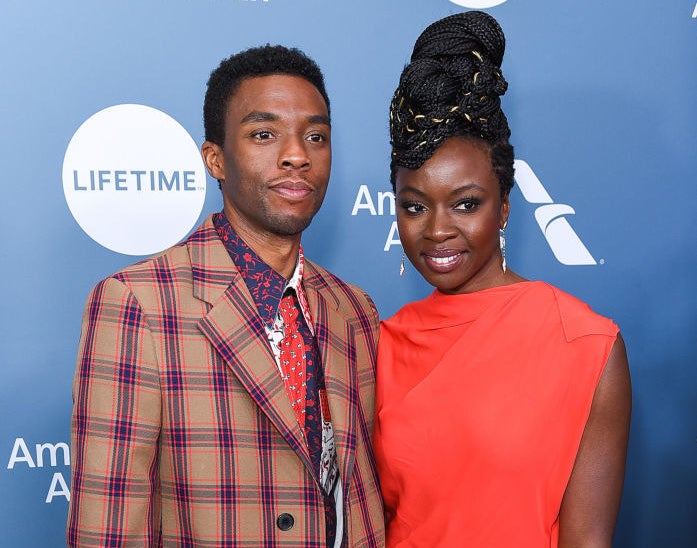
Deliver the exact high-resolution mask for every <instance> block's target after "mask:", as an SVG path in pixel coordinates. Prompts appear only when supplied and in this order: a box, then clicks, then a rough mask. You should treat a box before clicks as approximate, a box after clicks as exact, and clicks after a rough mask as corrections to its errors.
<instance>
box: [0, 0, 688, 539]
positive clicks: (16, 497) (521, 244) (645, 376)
mask: <svg viewBox="0 0 697 548" xmlns="http://www.w3.org/2000/svg"><path fill="white" fill-rule="evenodd" d="M470 8H477V9H485V10H487V11H488V12H489V13H491V14H492V15H494V16H495V17H496V18H497V19H498V20H499V21H500V23H501V25H502V27H503V28H504V30H505V32H506V35H507V39H508V46H507V52H506V58H505V61H504V65H503V69H504V74H505V76H506V78H507V79H508V81H509V84H510V86H509V91H508V93H507V94H506V96H505V98H504V107H505V109H506V112H507V114H508V117H509V121H510V125H511V128H512V132H513V135H512V142H513V144H514V145H515V148H516V158H517V161H516V186H515V187H514V189H513V191H512V194H511V196H512V198H511V202H512V214H511V219H510V223H509V228H508V230H507V236H508V238H507V257H508V263H509V265H510V266H511V268H513V269H514V270H515V271H517V272H519V273H520V274H522V275H523V276H525V277H528V278H531V279H544V280H547V281H549V282H551V283H553V284H555V285H557V286H559V287H561V288H562V289H564V290H566V291H569V292H571V293H573V294H575V295H576V296H578V297H580V298H582V299H584V300H585V301H587V302H589V303H590V304H591V306H592V307H593V308H594V309H595V310H596V311H598V312H600V313H602V314H604V315H607V316H609V317H611V318H613V319H614V320H615V321H616V322H617V323H618V324H619V325H620V326H621V329H622V332H623V335H624V338H625V340H626V343H627V348H628V354H629V359H630V366H631V371H632V379H633V388H634V413H633V423H632V431H631V439H630V449H629V458H628V466H627V477H626V483H625V490H624V498H623V502H622V508H621V512H620V519H619V523H618V528H617V534H616V539H615V540H616V542H615V545H616V546H619V547H627V548H629V547H631V548H636V547H659V546H660V547H664V546H670V547H682V546H685V547H688V546H697V365H696V364H697V283H696V282H695V280H696V277H695V272H696V271H697V258H696V254H695V251H696V245H695V242H696V238H695V234H697V221H696V219H697V190H696V189H695V187H696V186H697V185H696V183H697V68H696V67H697V64H696V62H695V59H696V58H697V57H696V55H697V5H695V0H671V1H670V2H666V1H660V2H659V1H653V0H623V1H619V2H604V1H600V0H586V1H585V2H560V1H558V0H488V1H487V0H428V1H424V0H383V1H379V2H376V1H370V0H351V1H342V0H333V1H326V0H197V1H192V0H169V1H167V2H165V1H146V2H143V1H135V0H124V1H119V2H94V1H85V0H70V1H48V0H45V1H44V0H34V1H31V0H30V1H14V0H5V1H4V2H3V3H2V9H1V10H0V12H1V15H0V78H2V80H1V82H2V85H0V119H1V120H2V125H1V126H0V127H1V131H0V159H1V161H0V166H1V167H2V170H3V191H2V199H0V210H1V211H2V214H1V215H0V227H1V229H2V237H1V240H0V241H1V243H0V257H1V258H2V268H0V280H1V283H0V287H2V310H1V312H0V364H1V369H0V411H1V412H2V420H1V421H0V462H1V463H2V466H1V467H0V531H2V534H0V546H8V547H13V548H14V547H32V548H33V547H39V546H40V547H59V546H64V544H65V540H64V527H65V519H66V513H67V506H68V501H69V499H70V492H69V485H70V447H69V440H70V431H69V430H70V412H71V405H72V402H71V382H72V377H73V372H74V367H75V355H76V349H77V342H78V337H79V330H80V318H81V314H82V308H83V306H84V303H85V299H86V297H87V293H88V291H89V290H90V289H91V287H92V286H93V285H94V284H95V283H96V282H97V281H98V280H100V279H101V278H103V277H105V276H107V275H109V274H110V273H112V272H114V271H116V270H117V269H119V268H121V267H123V266H125V265H127V264H130V263H132V262H135V261H136V260H139V259H141V258H143V257H144V256H147V255H149V254H152V253H156V252H158V251H160V250H162V249H164V248H166V247H168V246H170V245H172V244H174V243H176V242H178V241H179V240H181V239H182V238H184V237H185V236H186V235H187V234H188V233H189V232H190V231H191V230H192V229H193V228H194V227H195V226H197V225H198V223H199V222H200V221H201V220H202V219H203V218H204V217H205V216H206V215H208V214H210V213H211V212H214V211H218V210H220V208H221V203H222V201H221V196H220V191H219V189H218V186H217V183H216V182H215V181H213V180H211V179H210V177H209V176H207V174H206V172H205V170H204V166H203V163H202V161H201V157H200V153H199V147H200V145H201V143H202V141H203V124H202V105H203V96H204V92H205V84H206V81H207V78H208V75H209V74H210V72H211V70H213V68H215V67H216V66H217V65H218V63H219V62H220V60H221V59H223V58H225V57H228V56H229V55H230V54H232V53H234V52H237V51H239V50H241V49H245V48H247V47H250V46H255V45H260V44H265V43H280V44H284V45H288V46H295V47H299V48H300V49H302V50H304V51H305V52H306V53H308V54H309V55H310V56H311V57H313V58H314V59H315V60H316V61H317V62H318V63H319V65H320V66H321V67H322V69H323V70H324V73H325V77H326V82H327V88H328V92H329V94H330V98H331V101H332V118H333V143H334V148H333V150H334V153H333V154H334V156H333V158H334V160H333V168H332V177H331V182H330V187H329V191H328V195H327V198H326V201H325V204H324V206H323V209H322V210H321V212H320V214H319V215H318V216H317V217H316V218H315V220H314V222H313V224H312V226H311V227H310V228H309V229H308V231H307V232H306V234H305V235H304V239H303V242H304V246H305V250H306V254H307V255H308V256H309V257H311V258H312V259H314V260H316V261H317V262H319V263H320V264H322V265H324V266H326V267H328V268H329V269H331V270H333V271H334V272H335V273H337V274H339V275H340V276H341V277H343V278H344V279H346V280H348V281H350V282H353V283H356V284H358V285H360V286H362V287H363V288H364V289H366V290H367V291H368V292H369V293H370V294H371V295H372V297H373V298H374V300H375V302H376V303H377V305H378V307H379V310H380V313H381V315H382V316H384V317H388V316H389V315H391V314H392V313H394V312H395V311H396V310H397V309H398V308H399V307H400V306H401V305H402V304H404V303H406V302H408V301H410V300H414V299H417V298H421V297H423V296H425V295H426V294H427V293H428V292H430V288H429V287H428V286H426V285H425V283H424V282H423V281H421V280H420V278H419V276H418V274H417V273H416V272H415V271H414V270H413V269H411V268H409V266H407V271H406V273H405V275H404V276H403V277H401V278H400V276H399V263H400V255H401V246H400V243H399V236H398V234H397V230H396V223H395V203H394V196H393V194H392V193H391V191H390V184H389V144H388V132H387V127H388V123H387V107H388V104H389V100H390V98H391V95H392V92H393V91H394V88H395V86H396V84H397V81H398V77H399V74H400V72H401V70H402V68H403V66H404V64H405V63H406V62H407V60H408V57H409V55H410V53H411V47H412V45H413V43H414V40H415V39H416V37H417V36H418V34H419V33H420V32H421V30H422V29H423V28H424V27H425V26H426V25H427V24H429V23H430V22H432V21H435V20H436V19H439V18H441V17H443V16H445V15H448V14H450V13H455V12H457V11H462V10H465V9H470Z"/></svg>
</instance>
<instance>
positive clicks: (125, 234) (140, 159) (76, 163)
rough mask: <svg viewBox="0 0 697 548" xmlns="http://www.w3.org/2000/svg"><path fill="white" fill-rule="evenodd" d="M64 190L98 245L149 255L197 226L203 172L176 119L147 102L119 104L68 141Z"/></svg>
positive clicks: (194, 148)
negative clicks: (147, 104)
mask: <svg viewBox="0 0 697 548" xmlns="http://www.w3.org/2000/svg"><path fill="white" fill-rule="evenodd" d="M63 192H64V193H65V199H66V201H67V202H68V207H69V208H70V212H71V213H72V214H73V217H75V220H76V221H77V223H78V224H79V225H80V227H81V228H82V230H84V231H85V232H86V233H87V235H88V236H89V237H90V238H92V239H93V240H94V241H96V242H97V243H98V244H100V245H103V246H104V247H106V248H108V249H111V250H112V251H116V252H118V253H123V254H125V255H150V254H152V253H157V252H158V251H162V250H163V249H166V248H167V247H170V246H171V245H174V244H176V243H177V242H178V241H179V240H181V239H182V238H183V237H184V236H186V234H187V233H188V232H189V230H191V228H193V226H194V224H195V223H196V221H197V220H198V218H199V215H200V214H201V210H202V209H203V202H204V199H205V197H206V172H205V170H204V167H203V160H202V159H201V154H200V153H199V150H198V147H197V146H196V143H195V142H194V140H193V139H192V138H191V136H190V135H189V134H188V133H187V131H186V130H185V129H184V128H183V127H182V126H181V125H180V124H179V122H177V121H176V120H175V119H174V118H172V117H170V116H168V115H167V114H165V113H164V112H161V111H159V110H157V109H154V108H151V107H147V106H144V105H115V106H113V107H109V108H105V109H104V110H100V111H99V112H97V113H96V114H94V115H92V116H90V117H89V118H88V119H87V120H86V121H85V122H84V123H83V124H82V125H81V126H80V127H79V128H78V130H77V131H76V132H75V135H73V138H72V139H71V140H70V143H69V144H68V149H67V150H66V151H65V158H64V159H63Z"/></svg>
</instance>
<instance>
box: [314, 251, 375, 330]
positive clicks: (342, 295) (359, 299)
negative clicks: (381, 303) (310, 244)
mask: <svg viewBox="0 0 697 548" xmlns="http://www.w3.org/2000/svg"><path fill="white" fill-rule="evenodd" d="M305 265H306V266H305V273H304V280H303V281H304V284H305V285H306V287H308V286H309V287H312V288H313V289H314V290H315V291H317V292H318V293H319V294H321V295H322V296H323V297H324V298H325V299H328V300H334V301H335V302H336V304H337V305H338V308H340V309H344V310H348V311H351V312H353V313H360V314H368V315H370V316H374V317H375V318H377V315H378V312H377V307H376V306H375V303H374V302H373V300H372V299H371V298H370V296H369V295H368V294H367V293H366V292H365V291H364V290H363V289H361V288H360V287H358V286H357V285H354V284H351V283H348V282H346V281H344V280H342V279H341V278H339V276H337V275H336V274H334V273H333V272H330V271H329V270H327V269H326V268H324V267H322V266H320V265H318V264H317V263H315V262H313V261H309V260H307V259H305Z"/></svg>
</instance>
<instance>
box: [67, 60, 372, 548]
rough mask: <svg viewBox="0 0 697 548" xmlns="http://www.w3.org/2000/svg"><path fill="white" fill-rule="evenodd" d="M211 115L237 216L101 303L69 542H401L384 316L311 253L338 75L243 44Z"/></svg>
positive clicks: (78, 397) (92, 339)
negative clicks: (390, 530) (391, 460)
mask: <svg viewBox="0 0 697 548" xmlns="http://www.w3.org/2000/svg"><path fill="white" fill-rule="evenodd" d="M204 124H205V131H206V142H205V143H204V144H203V146H202V154H203V158H204V161H205V163H206V166H207V169H208V171H209V173H210V174H211V176H213V177H214V178H216V179H218V181H219V182H220V187H221V189H222V193H223V206H224V207H223V212H221V213H219V214H215V215H212V216H211V217H209V218H208V219H207V220H206V221H205V222H204V223H203V225H201V226H200V227H199V228H198V229H197V230H196V231H195V232H194V233H193V234H192V235H191V236H190V237H189V238H188V239H187V240H186V241H185V242H184V243H182V244H179V245H177V246H174V247H173V248H171V249H169V250H167V251H165V252H164V253H162V254H160V255H158V256H155V257H153V258H151V259H148V260H146V261H144V262H141V263H139V264H136V265H133V266H131V267H128V268H126V269H124V270H123V271H121V272H118V273H116V274H114V275H113V276H111V277H109V278H107V279H106V280H104V281H102V282H100V283H99V284H98V285H97V286H96V287H95V289H94V290H93V291H92V293H91V294H90V297H89V299H88V302H87V306H86V310H85V315H84V319H83V328H82V337H81V341H80V347H79V356H78V364H77V371H76V376H75V382H74V390H73V397H74V412H73V422H72V444H73V477H72V498H71V503H70V511H69V516H68V530H67V538H68V544H69V545H70V546H126V545H128V546H159V545H163V546H255V547H258V546H289V547H290V546H293V547H303V546H304V547H310V546H312V547H318V546H328V547H339V546H351V547H357V546H365V547H374V546H382V544H383V542H384V540H383V537H384V533H383V517H382V503H381V500H380V494H379V489H378V482H377V476H376V472H375V467H374V463H373V457H372V451H371V448H370V441H371V436H372V430H373V418H372V415H373V405H374V394H373V388H374V387H373V385H374V374H375V373H374V360H375V344H376V342H377V333H378V331H377V329H378V325H377V322H378V318H377V312H376V310H375V307H374V305H373V303H372V301H370V299H369V298H368V297H367V296H366V295H365V294H364V293H363V292H362V291H360V290H359V289H357V288H355V287H351V286H349V285H347V284H345V283H344V282H342V281H341V280H339V279H338V278H336V277H335V276H333V275H332V274H330V273H329V272H327V271H326V270H324V269H322V268H320V267H319V266H317V265H315V264H313V263H311V262H309V261H307V260H305V259H304V257H303V254H302V248H301V246H300V238H301V234H302V231H303V230H304V229H305V228H306V227H307V226H308V225H309V224H310V221H311V220H312V218H313V216H314V215H315V213H317V211H318V209H319V207H320V205H321V204H322V200H323V198H324V194H325V191H326V188H327V183H328V180H329V171H330V164H331V126H330V118H329V100H328V97H327V94H326V91H325V88H324V82H323V78H322V74H321V72H320V71H319V68H318V67H317V66H316V65H315V63H314V62H313V61H311V60H310V59H308V58H307V57H306V56H305V55H304V54H303V53H302V52H300V51H298V50H289V49H287V48H284V47H281V46H265V47H260V48H253V49H250V50H247V51H244V52H242V53H240V54H237V55H234V56H232V57H230V58H229V59H227V60H225V61H223V62H222V63H221V65H220V67H218V69H216V70H215V71H214V72H213V73H212V74H211V77H210V80H209V82H208V89H207V92H206V99H205V104H204Z"/></svg>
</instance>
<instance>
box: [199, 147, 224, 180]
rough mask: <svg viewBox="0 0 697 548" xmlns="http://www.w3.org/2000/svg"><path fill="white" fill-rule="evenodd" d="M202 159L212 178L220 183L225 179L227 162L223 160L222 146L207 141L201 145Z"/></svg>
mask: <svg viewBox="0 0 697 548" xmlns="http://www.w3.org/2000/svg"><path fill="white" fill-rule="evenodd" d="M201 157H202V158H203V163H204V164H206V169H207V170H208V173H210V175H211V177H213V178H214V179H218V180H219V181H222V180H224V179H225V161H224V160H223V149H222V148H220V145H216V144H215V143H212V142H211V141H206V142H205V143H203V144H202V145H201Z"/></svg>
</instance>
